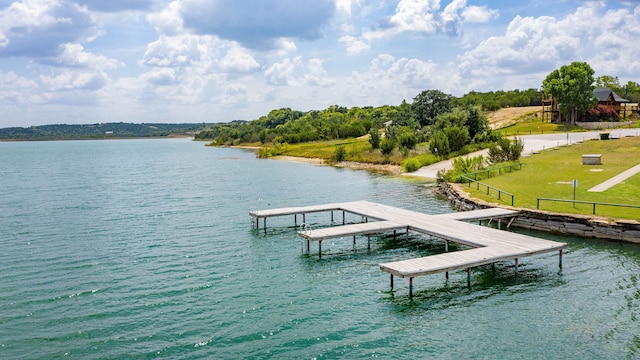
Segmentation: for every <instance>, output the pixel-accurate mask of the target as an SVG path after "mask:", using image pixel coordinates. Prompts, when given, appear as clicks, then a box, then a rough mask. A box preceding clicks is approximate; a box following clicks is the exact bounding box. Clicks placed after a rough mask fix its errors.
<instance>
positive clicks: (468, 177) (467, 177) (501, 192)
mask: <svg viewBox="0 0 640 360" xmlns="http://www.w3.org/2000/svg"><path fill="white" fill-rule="evenodd" d="M516 167H517V168H518V170H522V163H520V162H519V163H517V164H511V165H505V166H501V167H499V168H493V169H487V170H482V171H477V172H474V173H469V174H463V175H460V177H461V178H462V179H464V180H466V181H467V183H468V185H469V187H471V183H475V184H476V189H477V190H480V186H483V187H484V188H486V189H487V195H489V196H491V190H493V191H494V192H495V193H497V194H498V200H502V196H503V195H506V196H509V197H511V206H513V203H514V196H513V194H512V193H510V192H507V191H504V190H502V189H498V188H497V187H493V186H491V185H489V184H485V183H483V182H481V181H478V175H480V174H487V176H484V177H482V178H483V179H484V178H490V177H492V176H491V174H492V173H494V172H495V171H496V170H497V171H498V176H500V175H502V170H503V169H509V171H510V172H511V171H513V169H514V168H516ZM472 176H473V179H472V178H471V177H472Z"/></svg>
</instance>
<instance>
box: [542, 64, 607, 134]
mask: <svg viewBox="0 0 640 360" xmlns="http://www.w3.org/2000/svg"><path fill="white" fill-rule="evenodd" d="M593 74H594V71H593V69H592V68H591V66H589V64H587V63H586V62H573V63H571V64H570V65H563V66H562V67H560V69H559V70H553V71H552V72H551V73H550V74H549V75H547V77H546V78H545V79H544V81H543V82H542V91H544V92H545V93H546V94H548V95H551V96H553V97H554V98H555V99H556V101H557V102H558V110H560V113H562V114H563V115H564V116H566V117H568V118H570V121H571V123H572V124H575V122H576V117H577V115H578V114H583V113H586V112H587V111H588V110H589V109H591V108H593V107H594V106H595V105H596V104H597V103H598V100H597V99H596V97H595V96H594V95H593V89H594V86H593V82H594V79H593Z"/></svg>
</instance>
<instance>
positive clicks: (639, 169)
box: [587, 165, 640, 192]
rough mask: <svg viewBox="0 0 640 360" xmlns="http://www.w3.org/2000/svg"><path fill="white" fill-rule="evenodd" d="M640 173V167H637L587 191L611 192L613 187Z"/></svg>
mask: <svg viewBox="0 0 640 360" xmlns="http://www.w3.org/2000/svg"><path fill="white" fill-rule="evenodd" d="M639 172H640V165H636V166H634V167H632V168H631V169H629V170H627V171H624V172H622V173H620V174H618V175H616V176H614V177H612V178H611V179H609V180H607V181H605V182H603V183H601V184H598V185H596V186H594V187H592V188H591V189H589V190H587V191H589V192H603V191H606V190H609V188H610V187H613V186H615V185H618V184H620V183H621V182H623V181H625V180H627V179H628V178H630V177H632V176H633V175H635V174H637V173H639Z"/></svg>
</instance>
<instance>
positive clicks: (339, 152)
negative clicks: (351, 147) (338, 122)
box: [333, 146, 347, 162]
mask: <svg viewBox="0 0 640 360" xmlns="http://www.w3.org/2000/svg"><path fill="white" fill-rule="evenodd" d="M346 158H347V151H346V150H345V149H344V146H338V147H337V148H336V150H335V152H334V153H333V159H334V160H335V161H336V162H340V161H344V160H345V159H346Z"/></svg>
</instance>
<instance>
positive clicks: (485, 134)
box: [196, 89, 542, 156]
mask: <svg viewBox="0 0 640 360" xmlns="http://www.w3.org/2000/svg"><path fill="white" fill-rule="evenodd" d="M541 101H542V99H541V95H540V91H538V90H536V89H529V90H512V91H497V92H487V93H480V92H470V93H468V94H466V95H464V96H463V97H460V98H457V97H455V96H452V95H450V94H446V93H444V92H442V91H439V90H424V91H422V92H420V93H419V94H417V95H416V96H415V97H414V98H413V101H412V102H411V103H408V102H406V101H403V102H402V103H401V104H400V105H397V106H393V105H384V106H379V107H371V106H366V107H351V108H347V107H344V106H339V105H332V106H330V107H328V108H327V109H324V110H312V111H306V112H303V111H298V110H292V109H290V108H282V109H276V110H272V111H271V112H269V114H267V115H264V116H261V117H260V118H258V119H256V120H253V121H232V122H230V123H220V124H214V125H213V126H212V127H211V128H209V129H206V130H203V131H201V132H200V133H199V134H197V135H196V139H198V140H209V141H212V144H214V145H220V146H221V145H240V144H243V143H258V142H259V143H261V144H281V143H289V144H295V143H300V142H309V141H316V140H334V139H346V138H353V137H360V136H363V135H367V134H369V135H370V141H371V143H372V144H371V145H372V148H373V149H380V151H381V152H382V153H383V154H384V153H390V152H391V151H392V150H393V149H394V148H401V149H413V148H414V147H415V145H416V144H418V143H423V142H427V141H429V140H431V139H434V141H432V142H431V143H432V149H433V150H434V151H436V152H437V153H438V154H439V155H442V156H445V155H446V154H448V153H449V152H451V151H457V150H459V149H460V148H462V147H463V146H464V145H465V144H468V143H471V142H483V141H492V140H494V139H495V138H496V137H497V134H495V133H493V132H491V131H490V130H489V129H488V124H487V118H486V115H485V111H487V110H495V109H497V108H501V107H511V106H529V105H541V104H542V103H541ZM380 132H382V133H383V134H384V136H383V137H380ZM436 149H437V150H436Z"/></svg>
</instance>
